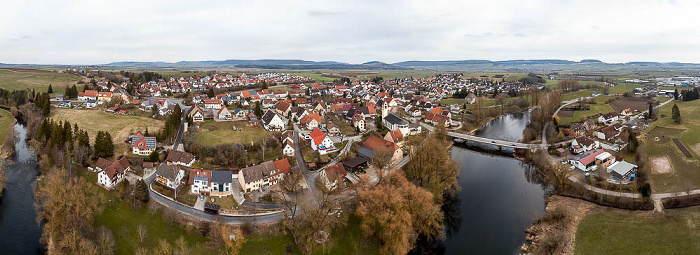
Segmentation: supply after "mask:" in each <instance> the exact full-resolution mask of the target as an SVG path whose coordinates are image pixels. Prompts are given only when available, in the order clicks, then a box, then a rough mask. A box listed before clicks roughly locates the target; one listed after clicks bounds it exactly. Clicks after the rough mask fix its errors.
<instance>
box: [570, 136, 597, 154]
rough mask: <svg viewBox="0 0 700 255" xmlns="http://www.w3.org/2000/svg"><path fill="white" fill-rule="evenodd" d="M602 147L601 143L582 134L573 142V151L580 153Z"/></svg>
mask: <svg viewBox="0 0 700 255" xmlns="http://www.w3.org/2000/svg"><path fill="white" fill-rule="evenodd" d="M598 148H600V143H599V142H598V141H594V140H592V139H590V138H588V137H585V136H582V137H579V138H576V139H574V141H572V142H571V152H573V153H576V154H579V153H583V152H587V151H591V150H595V149H598Z"/></svg>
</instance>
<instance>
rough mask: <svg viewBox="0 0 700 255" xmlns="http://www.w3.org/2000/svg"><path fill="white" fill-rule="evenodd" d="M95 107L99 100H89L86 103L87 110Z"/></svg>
mask: <svg viewBox="0 0 700 255" xmlns="http://www.w3.org/2000/svg"><path fill="white" fill-rule="evenodd" d="M95 107H97V100H92V99H90V100H87V102H85V108H95Z"/></svg>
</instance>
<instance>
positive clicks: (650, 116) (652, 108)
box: [647, 104, 654, 119]
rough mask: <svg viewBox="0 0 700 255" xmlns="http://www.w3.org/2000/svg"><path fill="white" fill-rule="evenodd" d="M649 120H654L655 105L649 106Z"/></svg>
mask: <svg viewBox="0 0 700 255" xmlns="http://www.w3.org/2000/svg"><path fill="white" fill-rule="evenodd" d="M647 118H648V119H653V118H654V104H649V111H648V112H647Z"/></svg>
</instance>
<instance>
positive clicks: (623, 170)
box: [607, 160, 638, 181]
mask: <svg viewBox="0 0 700 255" xmlns="http://www.w3.org/2000/svg"><path fill="white" fill-rule="evenodd" d="M637 169H638V167H637V166H636V165H633V164H630V163H628V162H627V161H624V160H623V161H618V162H615V163H613V164H612V165H610V166H609V167H608V170H607V171H608V173H612V176H613V177H614V178H615V179H618V180H623V179H628V180H630V181H633V178H634V175H635V174H636V173H637Z"/></svg>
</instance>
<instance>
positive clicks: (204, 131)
mask: <svg viewBox="0 0 700 255" xmlns="http://www.w3.org/2000/svg"><path fill="white" fill-rule="evenodd" d="M247 124H248V122H247V121H225V122H215V121H213V120H207V121H205V122H204V123H202V124H201V126H200V129H199V131H197V136H196V139H197V142H198V143H200V144H203V145H210V146H215V145H219V144H232V143H237V144H243V143H250V142H256V141H258V140H259V139H261V138H262V137H263V136H265V135H268V132H267V130H265V129H264V128H263V127H262V126H260V125H258V126H253V127H248V126H247ZM234 126H235V127H236V128H237V129H238V131H236V130H233V127H234Z"/></svg>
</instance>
